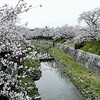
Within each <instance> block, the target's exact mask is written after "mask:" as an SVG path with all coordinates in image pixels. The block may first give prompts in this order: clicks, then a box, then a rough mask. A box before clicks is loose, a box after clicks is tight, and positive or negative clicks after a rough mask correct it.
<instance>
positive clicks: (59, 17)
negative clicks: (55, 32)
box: [0, 0, 100, 28]
mask: <svg viewBox="0 0 100 100" xmlns="http://www.w3.org/2000/svg"><path fill="white" fill-rule="evenodd" d="M26 1H27V2H28V4H31V5H33V6H37V5H39V4H42V5H43V6H42V7H37V8H34V9H32V10H30V11H29V12H27V13H23V14H22V15H20V18H21V24H24V23H25V22H28V27H29V28H34V27H45V26H50V27H57V26H63V25H65V24H68V25H78V22H77V19H78V17H79V15H80V14H81V13H82V12H83V11H89V10H92V9H95V8H97V7H100V0H26ZM17 2H18V0H0V5H2V4H4V3H8V4H9V5H15V4H16V3H17Z"/></svg>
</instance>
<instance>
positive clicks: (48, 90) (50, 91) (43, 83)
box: [36, 61, 84, 100]
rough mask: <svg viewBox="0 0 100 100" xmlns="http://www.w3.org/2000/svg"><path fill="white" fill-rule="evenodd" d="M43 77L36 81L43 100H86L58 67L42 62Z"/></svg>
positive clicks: (54, 64) (52, 63)
mask: <svg viewBox="0 0 100 100" xmlns="http://www.w3.org/2000/svg"><path fill="white" fill-rule="evenodd" d="M41 70H42V77H41V78H40V80H38V81H36V86H37V88H38V89H39V93H40V95H41V98H42V100H84V99H83V96H82V95H81V94H80V92H79V91H78V90H77V89H76V88H75V86H74V85H73V84H72V83H71V82H70V81H69V79H67V78H65V77H64V76H63V75H62V74H61V71H59V68H58V65H57V64H56V63H55V62H54V61H52V62H41Z"/></svg>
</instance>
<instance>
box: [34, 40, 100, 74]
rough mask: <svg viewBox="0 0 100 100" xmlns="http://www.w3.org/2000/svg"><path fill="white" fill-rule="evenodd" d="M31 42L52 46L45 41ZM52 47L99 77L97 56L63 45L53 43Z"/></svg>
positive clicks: (98, 59)
mask: <svg viewBox="0 0 100 100" xmlns="http://www.w3.org/2000/svg"><path fill="white" fill-rule="evenodd" d="M33 42H35V43H38V44H42V45H49V46H53V43H52V42H45V41H40V40H33ZM54 47H56V48H59V49H61V50H63V51H64V52H65V53H66V54H68V55H69V56H70V57H71V58H73V59H74V60H75V61H77V62H78V63H79V64H81V65H82V66H84V67H86V68H89V69H90V70H92V71H93V72H95V73H96V74H98V75H100V56H99V55H95V54H92V53H88V52H85V51H83V50H79V49H74V48H71V47H68V46H66V45H63V44H56V43H55V45H54Z"/></svg>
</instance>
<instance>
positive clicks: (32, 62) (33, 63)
mask: <svg viewBox="0 0 100 100" xmlns="http://www.w3.org/2000/svg"><path fill="white" fill-rule="evenodd" d="M23 65H26V66H28V67H37V66H38V65H39V62H38V61H37V60H34V59H30V60H28V59H26V60H24V61H23Z"/></svg>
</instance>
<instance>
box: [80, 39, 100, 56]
mask: <svg viewBox="0 0 100 100" xmlns="http://www.w3.org/2000/svg"><path fill="white" fill-rule="evenodd" d="M80 49H81V50H84V51H86V52H90V53H94V54H98V55H100V41H95V40H91V41H87V42H85V44H84V46H83V47H81V48H80Z"/></svg>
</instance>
